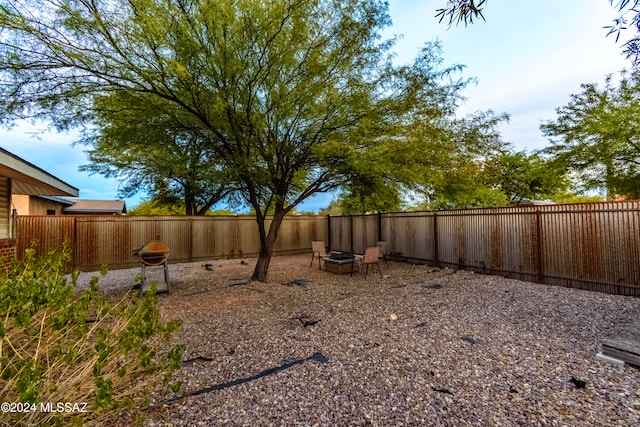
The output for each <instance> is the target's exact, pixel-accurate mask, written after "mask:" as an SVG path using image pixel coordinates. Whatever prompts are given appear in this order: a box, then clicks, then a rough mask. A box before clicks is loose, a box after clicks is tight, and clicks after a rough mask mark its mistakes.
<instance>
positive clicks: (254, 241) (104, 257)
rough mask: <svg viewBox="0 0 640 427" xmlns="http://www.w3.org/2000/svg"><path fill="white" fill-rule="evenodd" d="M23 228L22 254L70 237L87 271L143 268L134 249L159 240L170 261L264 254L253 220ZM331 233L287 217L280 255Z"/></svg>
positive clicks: (124, 219) (80, 219) (118, 219)
mask: <svg viewBox="0 0 640 427" xmlns="http://www.w3.org/2000/svg"><path fill="white" fill-rule="evenodd" d="M270 223H271V222H270V221H267V226H269V225H270ZM18 227H19V228H18V247H17V251H18V254H19V255H18V256H20V254H22V253H24V250H25V249H26V247H28V245H29V242H31V240H32V239H37V240H38V241H39V245H38V254H39V255H43V254H44V253H46V251H47V250H48V249H49V248H54V249H60V248H61V246H62V243H63V242H64V241H65V239H68V240H70V242H71V246H72V250H73V265H72V266H70V268H77V269H79V270H82V271H93V270H97V269H99V268H100V266H101V265H102V264H107V265H108V266H109V268H111V269H119V268H130V267H137V266H139V264H138V263H137V262H136V261H134V260H133V258H132V250H133V249H135V248H138V247H140V246H142V245H143V244H144V243H146V242H148V241H149V240H156V239H158V240H163V241H164V242H166V243H167V245H168V246H169V248H170V250H171V254H170V255H169V258H168V261H169V262H170V263H178V262H189V261H199V260H207V259H216V258H240V257H256V256H258V254H259V252H260V242H259V238H258V227H257V223H256V221H255V218H254V217H250V216H237V217H213V216H212V217H178V216H22V217H18ZM327 232H328V228H327V218H326V216H303V215H301V216H291V217H285V219H284V221H283V222H282V225H281V228H280V234H279V237H278V240H277V242H276V248H275V252H274V253H275V254H276V255H284V254H294V253H303V252H310V251H311V241H312V240H326V239H327Z"/></svg>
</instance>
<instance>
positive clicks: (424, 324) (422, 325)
mask: <svg viewBox="0 0 640 427" xmlns="http://www.w3.org/2000/svg"><path fill="white" fill-rule="evenodd" d="M425 326H427V322H420V323H418V324H417V325H416V328H424V327H425Z"/></svg>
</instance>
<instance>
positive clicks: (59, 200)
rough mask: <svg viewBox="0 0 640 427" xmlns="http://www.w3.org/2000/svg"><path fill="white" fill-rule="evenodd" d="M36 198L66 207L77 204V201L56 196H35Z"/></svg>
mask: <svg viewBox="0 0 640 427" xmlns="http://www.w3.org/2000/svg"><path fill="white" fill-rule="evenodd" d="M34 197H36V198H38V199H44V200H49V201H50V202H55V203H59V204H61V205H65V206H72V205H73V204H74V203H75V201H73V200H69V199H65V198H64V197H56V196H34Z"/></svg>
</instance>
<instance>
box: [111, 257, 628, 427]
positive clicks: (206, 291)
mask: <svg viewBox="0 0 640 427" xmlns="http://www.w3.org/2000/svg"><path fill="white" fill-rule="evenodd" d="M309 261H310V256H307V255H304V256H292V257H279V258H274V259H273V260H272V264H271V268H270V275H269V282H268V283H256V282H253V283H251V282H249V283H248V284H247V283H246V282H242V280H241V279H242V278H247V277H249V276H250V275H251V272H252V270H253V266H254V265H255V260H248V265H243V264H241V263H240V260H230V261H229V260H227V261H210V263H211V264H213V271H206V270H205V268H204V267H202V264H204V263H193V264H181V265H172V266H171V277H172V292H171V293H170V294H163V295H161V296H160V301H159V307H160V310H161V313H162V315H163V317H164V318H165V319H167V320H169V319H174V318H179V319H182V321H183V326H182V329H181V330H180V332H179V334H178V336H177V340H178V341H179V342H183V343H185V344H186V345H187V350H186V352H185V354H184V357H183V359H184V367H183V368H182V370H181V371H180V372H179V373H178V378H179V379H180V380H181V381H182V382H183V386H182V390H181V391H180V393H178V394H170V393H169V394H166V393H160V392H158V393H156V394H155V395H154V396H153V398H152V401H151V407H150V408H148V409H147V410H146V411H145V413H146V416H147V422H146V424H147V425H148V426H165V425H172V426H199V425H203V426H210V425H230V426H257V425H260V426H270V425H273V426H335V425H339V426H348V425H354V426H358V425H373V426H387V425H393V426H416V425H433V426H521V425H534V426H535V425H539V426H554V425H558V426H572V425H580V426H582V425H585V426H586V425H589V426H635V425H640V370H639V369H638V368H635V367H633V366H629V365H625V366H623V367H617V366H614V365H612V364H609V363H606V362H602V361H599V360H597V359H596V358H595V356H596V354H597V353H598V352H599V351H600V350H601V343H602V341H603V339H604V338H605V337H607V336H609V335H611V334H614V333H616V332H618V331H620V330H621V329H623V328H624V327H625V326H626V325H627V324H629V323H630V322H632V321H634V320H635V319H637V318H638V316H640V299H639V298H633V297H622V296H613V295H607V294H602V293H595V292H588V291H581V290H574V289H567V288H562V287H555V286H546V285H539V284H535V283H528V282H522V281H517V280H510V279H505V278H502V277H497V276H484V275H478V274H473V273H471V272H465V271H457V272H456V271H452V270H439V269H433V268H431V267H427V266H411V265H408V264H401V263H390V266H389V268H388V269H387V268H386V267H384V266H383V268H382V272H383V278H382V279H381V278H380V277H379V276H378V275H377V273H374V274H369V276H368V277H367V278H364V276H363V275H360V274H356V275H354V277H350V276H349V275H334V274H331V273H328V272H325V271H319V270H318V267H317V262H316V264H314V267H313V268H310V267H309ZM111 273H114V274H113V275H112V276H111V277H110V276H107V277H106V278H104V279H103V280H102V281H101V285H102V286H103V287H104V288H105V289H107V288H110V289H112V288H117V287H122V286H125V285H126V284H123V283H119V282H118V277H120V278H122V277H129V278H130V277H131V273H134V274H133V275H134V276H135V274H137V273H135V272H134V270H132V271H130V272H129V273H128V274H129V275H128V276H127V273H125V271H123V270H121V271H120V272H110V274H111ZM138 273H139V269H138ZM294 279H308V280H310V282H308V283H307V284H306V285H304V286H303V285H300V284H296V283H293V282H292V281H293V280H294ZM124 280H125V281H126V279H124ZM128 283H130V282H128ZM582 385H584V387H583V388H579V386H582Z"/></svg>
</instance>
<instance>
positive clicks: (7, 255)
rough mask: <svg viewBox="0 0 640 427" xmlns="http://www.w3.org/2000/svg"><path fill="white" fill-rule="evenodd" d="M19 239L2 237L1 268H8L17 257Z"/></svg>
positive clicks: (0, 241) (0, 250) (0, 246)
mask: <svg viewBox="0 0 640 427" xmlns="http://www.w3.org/2000/svg"><path fill="white" fill-rule="evenodd" d="M16 243H17V239H0V268H3V269H8V268H9V267H11V263H12V262H13V260H14V259H15V257H16Z"/></svg>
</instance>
